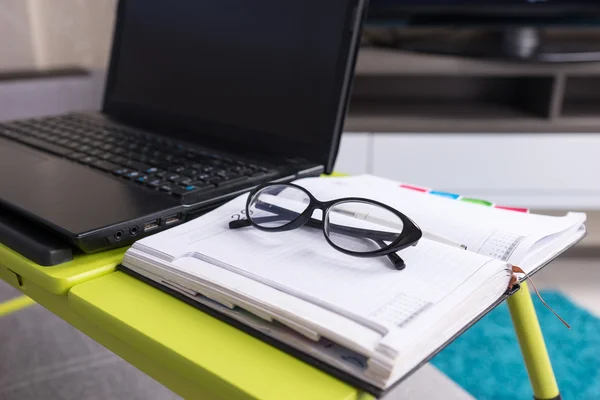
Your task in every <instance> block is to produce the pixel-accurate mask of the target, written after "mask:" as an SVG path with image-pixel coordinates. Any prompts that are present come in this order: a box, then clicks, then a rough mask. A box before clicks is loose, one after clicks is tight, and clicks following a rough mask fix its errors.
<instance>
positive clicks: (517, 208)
mask: <svg viewBox="0 0 600 400" xmlns="http://www.w3.org/2000/svg"><path fill="white" fill-rule="evenodd" d="M495 208H500V209H502V210H509V211H516V212H522V213H527V212H529V209H528V208H521V207H504V206H495Z"/></svg>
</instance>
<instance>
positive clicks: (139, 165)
mask: <svg viewBox="0 0 600 400" xmlns="http://www.w3.org/2000/svg"><path fill="white" fill-rule="evenodd" d="M123 166H125V167H128V168H131V169H136V170H138V171H146V170H147V169H148V168H150V166H149V165H146V164H142V163H140V162H137V161H131V160H127V161H126V162H125V163H124V164H123Z"/></svg>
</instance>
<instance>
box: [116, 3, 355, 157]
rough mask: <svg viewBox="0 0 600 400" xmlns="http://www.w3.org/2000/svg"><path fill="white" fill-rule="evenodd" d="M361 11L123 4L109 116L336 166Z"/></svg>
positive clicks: (314, 6)
mask: <svg viewBox="0 0 600 400" xmlns="http://www.w3.org/2000/svg"><path fill="white" fill-rule="evenodd" d="M356 3H357V0H327V1H323V0H289V1H282V0H259V1H248V0H218V1H216V0H177V1H172V0H122V1H121V3H120V6H119V12H118V18H117V27H116V31H115V41H114V45H113V54H112V59H111V68H110V73H109V79H108V84H107V90H106V97H105V104H104V111H105V112H106V113H108V114H112V115H115V116H118V117H120V118H122V119H125V120H127V119H129V120H130V121H133V122H134V123H135V122H144V123H145V125H148V126H150V127H152V128H156V129H157V130H159V131H160V132H162V133H164V134H166V135H169V136H171V137H173V138H179V139H183V140H187V141H190V142H194V143H198V144H204V145H206V144H210V143H214V142H215V141H217V142H221V143H226V144H227V145H231V146H232V147H235V148H248V147H254V148H256V149H261V150H265V151H267V152H271V153H275V154H286V155H293V156H301V157H305V158H308V159H311V160H312V161H315V162H318V163H321V164H324V165H326V166H327V165H331V164H332V163H333V160H332V157H333V158H334V157H335V156H334V155H335V152H337V146H338V140H339V137H338V136H339V134H340V132H341V129H342V125H343V119H344V117H345V105H346V104H345V103H346V98H347V93H346V91H347V88H348V85H349V79H348V78H346V76H348V75H351V74H352V73H353V50H352V49H353V43H352V42H353V39H352V38H353V37H355V35H353V33H352V32H353V31H357V30H358V29H357V28H356V26H355V20H356V17H355V14H356V13H355V10H354V6H355V5H356Z"/></svg>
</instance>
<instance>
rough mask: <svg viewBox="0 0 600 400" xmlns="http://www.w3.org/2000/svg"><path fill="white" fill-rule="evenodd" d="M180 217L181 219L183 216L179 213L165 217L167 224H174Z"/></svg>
mask: <svg viewBox="0 0 600 400" xmlns="http://www.w3.org/2000/svg"><path fill="white" fill-rule="evenodd" d="M180 219H181V217H180V216H179V214H173V215H169V216H168V217H166V218H165V225H171V224H174V223H175V222H177V221H179V220H180Z"/></svg>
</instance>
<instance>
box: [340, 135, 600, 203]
mask: <svg viewBox="0 0 600 400" xmlns="http://www.w3.org/2000/svg"><path fill="white" fill-rule="evenodd" d="M354 135H356V137H353V136H354ZM342 144H343V145H342V146H341V148H340V155H339V160H340V163H339V168H337V166H336V170H338V171H340V172H349V173H357V172H367V173H371V174H374V175H378V176H382V177H387V178H391V179H395V180H398V181H403V182H408V183H413V184H417V185H422V186H426V187H430V188H434V189H437V190H443V191H450V192H454V193H458V194H462V195H468V196H474V197H479V198H483V199H488V200H491V201H494V202H496V203H502V204H505V205H514V206H524V207H530V208H554V209H556V208H559V209H600V134H589V133H585V134H573V133H568V134H555V133H553V134H540V133H531V134H529V133H523V134H515V133H507V134H489V133H486V134H474V133H470V134H450V133H443V134H428V133H398V134H393V133H373V134H365V133H361V134H354V133H346V134H345V135H344V139H343V142H342ZM344 169H345V171H344Z"/></svg>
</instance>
